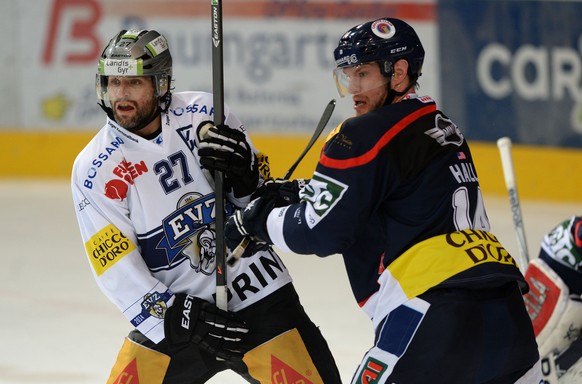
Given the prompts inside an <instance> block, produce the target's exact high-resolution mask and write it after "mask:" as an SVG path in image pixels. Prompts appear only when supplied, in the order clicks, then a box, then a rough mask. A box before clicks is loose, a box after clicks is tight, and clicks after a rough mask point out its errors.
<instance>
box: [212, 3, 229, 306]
mask: <svg viewBox="0 0 582 384" xmlns="http://www.w3.org/2000/svg"><path fill="white" fill-rule="evenodd" d="M210 5H211V19H212V93H213V97H214V98H213V104H214V125H219V124H224V68H223V57H222V52H223V50H222V42H223V41H222V0H210ZM214 193H215V197H216V201H215V204H216V205H215V212H216V306H217V307H218V308H220V309H223V310H225V311H226V310H227V309H228V295H227V279H226V245H225V241H224V225H225V220H226V217H225V215H226V214H225V202H224V174H223V173H222V172H220V171H215V172H214Z"/></svg>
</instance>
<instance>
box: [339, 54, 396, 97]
mask: <svg viewBox="0 0 582 384" xmlns="http://www.w3.org/2000/svg"><path fill="white" fill-rule="evenodd" d="M333 77H334V80H335V85H336V87H337V90H338V93H339V95H340V96H341V97H346V96H348V95H352V96H354V95H358V94H360V93H364V92H367V91H369V90H372V89H375V88H378V87H382V86H385V85H386V84H388V82H389V81H390V77H388V76H385V75H384V74H383V73H382V72H381V71H380V65H379V63H378V62H371V63H365V64H358V65H351V66H346V67H341V68H336V69H335V70H334V71H333Z"/></svg>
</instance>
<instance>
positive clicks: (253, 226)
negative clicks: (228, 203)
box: [224, 196, 275, 257]
mask: <svg viewBox="0 0 582 384" xmlns="http://www.w3.org/2000/svg"><path fill="white" fill-rule="evenodd" d="M274 207H275V198H274V196H270V197H261V198H258V199H255V200H253V201H251V202H250V203H249V205H247V206H246V208H245V209H242V210H238V211H236V212H235V214H234V215H232V216H230V217H229V218H228V220H227V221H226V225H225V227H224V237H225V242H226V246H227V248H228V249H229V250H230V252H231V253H232V252H233V251H234V250H235V248H236V247H237V246H238V245H239V244H240V243H241V242H242V240H243V239H245V238H248V239H249V240H250V243H249V244H248V245H247V247H246V250H245V252H244V253H243V254H242V255H238V256H242V257H249V256H251V255H252V254H253V253H255V252H257V251H258V250H261V249H266V248H268V247H269V246H270V245H271V244H272V242H271V238H270V237H269V233H268V232H267V217H268V216H269V213H270V212H271V210H272V209H273V208H274Z"/></svg>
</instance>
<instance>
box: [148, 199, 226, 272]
mask: <svg viewBox="0 0 582 384" xmlns="http://www.w3.org/2000/svg"><path fill="white" fill-rule="evenodd" d="M214 208H215V198H214V195H206V196H202V195H200V194H198V193H194V194H188V195H185V196H183V197H182V198H181V199H180V201H179V202H178V207H177V210H176V211H174V212H172V214H170V215H169V216H167V217H166V218H165V219H164V221H163V224H162V228H163V231H164V237H163V238H162V240H161V241H160V242H159V244H158V246H157V248H158V249H163V250H164V251H165V252H166V255H167V257H168V264H167V265H172V263H173V262H179V261H181V260H183V259H184V258H185V257H188V258H189V259H190V264H191V267H192V268H193V269H194V270H195V271H196V272H200V273H203V274H206V275H210V274H212V273H213V272H214V268H215V257H216V234H215V231H214V228H213V226H214V222H215V219H216V213H215V210H214ZM225 209H226V214H227V215H230V214H232V211H233V209H232V206H231V205H230V204H227V205H226V206H225Z"/></svg>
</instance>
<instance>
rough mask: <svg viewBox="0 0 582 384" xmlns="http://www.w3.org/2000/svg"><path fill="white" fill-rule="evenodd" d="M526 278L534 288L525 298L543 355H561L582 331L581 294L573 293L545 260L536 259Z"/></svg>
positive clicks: (528, 269)
mask: <svg viewBox="0 0 582 384" xmlns="http://www.w3.org/2000/svg"><path fill="white" fill-rule="evenodd" d="M525 278H526V280H527V282H528V284H529V287H530V291H529V293H527V294H526V295H525V296H524V300H525V304H526V307H527V311H528V313H529V315H530V318H531V319H532V323H533V327H534V332H535V335H536V340H537V343H538V348H539V351H540V356H542V357H545V356H547V355H548V354H550V353H553V354H560V353H562V352H563V351H565V350H566V349H567V348H568V347H569V346H570V344H572V342H573V341H574V340H576V338H577V337H578V335H579V334H580V328H581V327H582V301H581V300H580V297H577V296H571V295H570V291H569V289H568V287H567V286H566V284H564V282H563V281H562V279H561V278H560V277H559V276H558V274H557V273H555V272H554V270H552V269H551V268H550V267H549V266H548V265H547V264H546V263H545V262H544V261H543V260H540V259H534V260H532V261H531V262H530V264H529V265H528V268H527V270H526V273H525Z"/></svg>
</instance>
